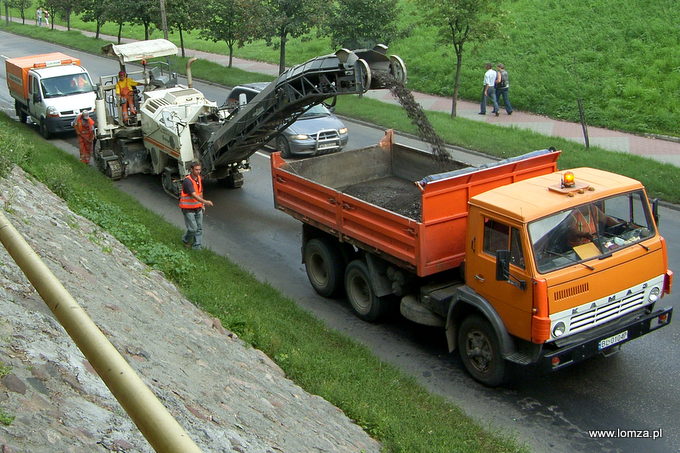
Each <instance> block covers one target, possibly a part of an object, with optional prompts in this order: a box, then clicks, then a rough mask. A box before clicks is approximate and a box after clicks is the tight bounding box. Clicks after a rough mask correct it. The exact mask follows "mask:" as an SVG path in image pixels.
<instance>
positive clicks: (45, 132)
mask: <svg viewBox="0 0 680 453" xmlns="http://www.w3.org/2000/svg"><path fill="white" fill-rule="evenodd" d="M39 127H40V135H42V137H43V138H44V139H45V140H48V139H49V138H50V137H51V136H52V134H50V131H49V129H47V123H46V122H45V118H42V119H41V120H40V126H39Z"/></svg>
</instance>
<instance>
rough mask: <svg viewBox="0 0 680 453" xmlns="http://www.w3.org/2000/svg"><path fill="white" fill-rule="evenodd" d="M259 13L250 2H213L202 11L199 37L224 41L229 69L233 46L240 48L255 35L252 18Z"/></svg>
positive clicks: (242, 0) (255, 6)
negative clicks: (227, 51)
mask: <svg viewBox="0 0 680 453" xmlns="http://www.w3.org/2000/svg"><path fill="white" fill-rule="evenodd" d="M257 11H261V8H260V5H259V3H257V2H255V1H252V0H213V1H210V2H209V3H208V4H207V5H206V6H205V7H204V9H203V14H202V16H203V21H202V26H203V29H202V30H201V37H202V38H205V39H210V40H212V41H215V42H218V41H224V42H225V43H227V47H228V48H229V67H230V68H231V64H232V59H233V57H234V46H237V45H239V46H241V45H243V43H245V42H247V41H249V40H250V39H252V37H253V36H254V34H255V28H254V26H253V24H254V23H255V21H254V20H253V19H252V18H253V17H257V15H258V13H257Z"/></svg>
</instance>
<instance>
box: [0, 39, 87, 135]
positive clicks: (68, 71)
mask: <svg viewBox="0 0 680 453" xmlns="http://www.w3.org/2000/svg"><path fill="white" fill-rule="evenodd" d="M5 71H6V73H7V88H9V94H10V95H11V96H12V97H13V98H14V109H15V111H16V114H17V116H18V117H19V120H20V121H21V122H22V123H25V122H26V120H27V119H28V118H29V117H30V118H31V119H32V120H33V121H34V122H35V123H36V124H38V125H39V127H40V133H41V134H42V136H43V137H45V138H49V137H50V136H51V135H52V134H53V133H55V132H63V131H69V130H73V126H72V125H71V123H72V122H73V120H74V119H75V118H76V116H77V115H78V114H79V113H80V112H83V111H85V110H88V111H93V110H94V101H95V99H96V97H97V96H96V94H95V92H94V87H93V86H92V82H91V80H90V75H89V74H88V72H87V70H86V69H85V68H83V67H82V66H80V60H79V59H77V58H74V57H69V56H68V55H65V54H63V53H60V52H53V53H48V54H41V55H30V56H25V57H16V58H9V59H7V60H5Z"/></svg>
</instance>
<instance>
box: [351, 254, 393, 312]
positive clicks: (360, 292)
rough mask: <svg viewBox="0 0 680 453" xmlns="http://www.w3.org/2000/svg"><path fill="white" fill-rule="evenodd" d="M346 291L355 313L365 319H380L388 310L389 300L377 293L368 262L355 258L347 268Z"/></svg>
mask: <svg viewBox="0 0 680 453" xmlns="http://www.w3.org/2000/svg"><path fill="white" fill-rule="evenodd" d="M345 292H346V293H347V299H348V300H349V303H350V304H351V305H352V308H353V309H354V313H356V315H357V316H358V317H359V318H361V319H363V320H364V321H369V322H375V321H378V320H379V319H380V318H382V316H383V315H384V314H385V312H386V311H387V301H386V300H385V299H383V298H381V297H378V296H376V295H375V291H374V290H373V285H371V278H370V274H369V272H368V267H367V266H366V263H364V262H363V261H362V260H354V261H352V262H351V263H349V265H348V266H347V269H346V270H345Z"/></svg>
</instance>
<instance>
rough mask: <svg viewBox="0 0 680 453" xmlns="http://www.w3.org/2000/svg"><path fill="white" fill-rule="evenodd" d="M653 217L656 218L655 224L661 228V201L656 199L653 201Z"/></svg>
mask: <svg viewBox="0 0 680 453" xmlns="http://www.w3.org/2000/svg"><path fill="white" fill-rule="evenodd" d="M652 216H653V217H654V223H656V226H657V227H658V226H659V199H658V198H655V199H653V200H652Z"/></svg>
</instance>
